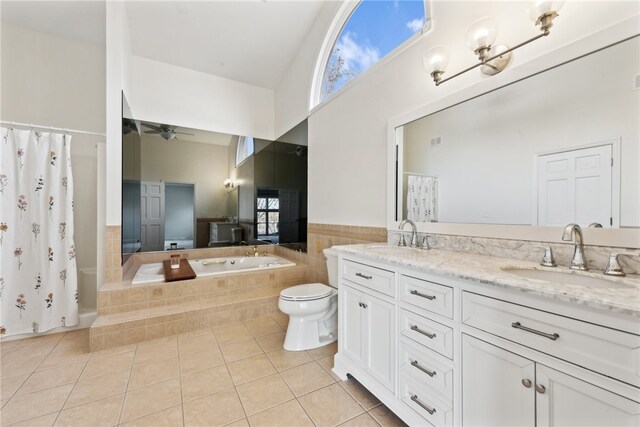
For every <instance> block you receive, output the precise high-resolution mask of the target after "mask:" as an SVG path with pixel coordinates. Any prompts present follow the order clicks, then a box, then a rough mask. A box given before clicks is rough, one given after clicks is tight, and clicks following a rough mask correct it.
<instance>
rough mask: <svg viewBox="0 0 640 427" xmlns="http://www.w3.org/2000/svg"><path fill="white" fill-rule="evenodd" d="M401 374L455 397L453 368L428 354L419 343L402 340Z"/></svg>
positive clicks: (449, 398)
mask: <svg viewBox="0 0 640 427" xmlns="http://www.w3.org/2000/svg"><path fill="white" fill-rule="evenodd" d="M400 374H401V375H406V376H408V377H410V378H413V379H414V380H416V381H418V382H419V383H420V384H422V385H424V386H425V387H427V388H429V389H431V390H433V391H435V392H437V393H438V394H440V395H442V396H443V397H445V398H446V399H445V400H447V401H448V402H449V403H451V402H452V399H453V368H451V367H449V366H447V365H446V364H444V363H441V362H439V361H438V360H437V359H436V358H435V357H433V356H430V355H428V354H427V353H426V352H425V351H424V350H421V349H420V348H419V346H418V345H416V344H414V345H412V344H410V343H409V342H407V341H404V340H402V341H400Z"/></svg>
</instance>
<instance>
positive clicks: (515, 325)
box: [511, 322, 560, 341]
mask: <svg viewBox="0 0 640 427" xmlns="http://www.w3.org/2000/svg"><path fill="white" fill-rule="evenodd" d="M511 327H512V328H516V329H522V330H523V331H526V332H531V333H532V334H536V335H540V336H542V337H545V338H549V339H550V340H553V341H555V340H557V339H558V338H560V335H558V334H555V333H554V334H548V333H546V332H541V331H537V330H535V329H531V328H527V327H526V326H522V324H521V323H520V322H513V323H512V324H511Z"/></svg>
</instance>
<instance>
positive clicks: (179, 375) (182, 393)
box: [176, 335, 185, 427]
mask: <svg viewBox="0 0 640 427" xmlns="http://www.w3.org/2000/svg"><path fill="white" fill-rule="evenodd" d="M179 336H180V335H178V337H179ZM176 346H177V347H178V381H179V382H180V409H181V411H182V426H183V427H184V423H185V416H184V392H183V390H182V365H181V364H180V353H181V351H180V348H181V346H180V338H176Z"/></svg>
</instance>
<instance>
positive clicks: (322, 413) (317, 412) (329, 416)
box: [298, 384, 364, 426]
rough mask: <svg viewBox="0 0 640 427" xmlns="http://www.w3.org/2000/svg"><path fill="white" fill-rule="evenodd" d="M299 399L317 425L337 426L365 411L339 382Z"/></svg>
mask: <svg viewBox="0 0 640 427" xmlns="http://www.w3.org/2000/svg"><path fill="white" fill-rule="evenodd" d="M298 400H299V401H300V404H301V405H302V406H303V407H304V409H305V411H307V414H309V416H310V417H311V419H312V420H313V422H314V423H315V424H316V425H317V426H335V425H338V424H340V423H343V422H345V421H347V420H350V419H351V418H353V417H355V416H356V415H359V414H361V413H362V412H364V410H363V409H362V407H361V406H360V405H358V402H356V401H355V400H354V399H353V398H352V397H351V396H349V393H347V392H346V391H344V389H343V388H342V387H340V386H339V385H338V384H333V385H330V386H328V387H325V388H321V389H320V390H316V391H314V392H313V393H309V394H306V395H304V396H302V397H301V398H299V399H298Z"/></svg>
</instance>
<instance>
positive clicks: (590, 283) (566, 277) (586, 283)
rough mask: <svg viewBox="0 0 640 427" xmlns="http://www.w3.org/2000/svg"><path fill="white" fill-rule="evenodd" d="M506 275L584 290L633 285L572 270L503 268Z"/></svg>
mask: <svg viewBox="0 0 640 427" xmlns="http://www.w3.org/2000/svg"><path fill="white" fill-rule="evenodd" d="M502 270H503V271H504V272H506V273H511V274H514V275H516V276H520V277H525V278H528V279H537V280H544V281H547V282H555V283H565V284H568V285H578V286H583V287H585V288H629V287H634V284H633V283H631V282H630V281H628V280H624V279H617V278H611V279H609V278H606V277H598V276H597V275H596V274H594V273H587V272H581V271H573V270H539V269H535V268H503V269H502Z"/></svg>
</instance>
